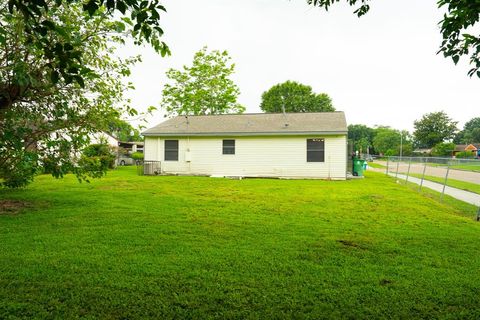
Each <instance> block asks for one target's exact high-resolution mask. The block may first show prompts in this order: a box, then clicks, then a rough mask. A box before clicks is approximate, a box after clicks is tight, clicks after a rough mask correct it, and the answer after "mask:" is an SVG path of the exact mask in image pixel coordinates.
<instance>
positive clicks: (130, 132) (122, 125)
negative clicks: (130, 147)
mask: <svg viewBox="0 0 480 320" xmlns="http://www.w3.org/2000/svg"><path fill="white" fill-rule="evenodd" d="M106 132H107V133H110V134H111V135H113V136H114V137H116V138H117V139H118V140H120V141H142V137H141V135H140V131H139V130H138V129H136V128H134V127H132V125H131V124H130V123H128V122H126V121H125V120H122V119H112V120H111V121H110V122H109V123H108V128H107V130H106Z"/></svg>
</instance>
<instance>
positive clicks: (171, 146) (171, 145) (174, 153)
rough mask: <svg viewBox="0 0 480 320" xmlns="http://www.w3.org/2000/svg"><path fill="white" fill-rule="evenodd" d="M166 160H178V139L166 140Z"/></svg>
mask: <svg viewBox="0 0 480 320" xmlns="http://www.w3.org/2000/svg"><path fill="white" fill-rule="evenodd" d="M165 161H178V140H165Z"/></svg>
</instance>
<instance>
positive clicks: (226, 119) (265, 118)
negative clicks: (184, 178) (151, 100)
mask: <svg viewBox="0 0 480 320" xmlns="http://www.w3.org/2000/svg"><path fill="white" fill-rule="evenodd" d="M305 134H324V135H334V134H347V121H346V120H345V114H344V113H343V112H341V111H336V112H314V113H313V112H312V113H287V114H286V115H284V114H283V113H244V114H223V115H208V116H188V117H187V116H177V117H175V118H172V119H169V120H167V121H164V122H162V123H160V124H158V125H156V126H155V127H152V128H150V129H148V130H146V131H144V132H143V133H142V135H144V136H222V135H245V136H255V135H305Z"/></svg>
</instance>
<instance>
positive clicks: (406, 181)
mask: <svg viewBox="0 0 480 320" xmlns="http://www.w3.org/2000/svg"><path fill="white" fill-rule="evenodd" d="M411 165H412V157H410V160H408V170H407V178H406V179H405V184H407V183H408V176H409V175H410V166H411Z"/></svg>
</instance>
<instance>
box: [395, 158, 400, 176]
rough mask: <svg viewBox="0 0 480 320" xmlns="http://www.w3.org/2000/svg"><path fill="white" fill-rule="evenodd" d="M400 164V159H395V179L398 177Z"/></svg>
mask: <svg viewBox="0 0 480 320" xmlns="http://www.w3.org/2000/svg"><path fill="white" fill-rule="evenodd" d="M399 165H400V160H399V159H397V172H395V179H397V177H398V166H399Z"/></svg>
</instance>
